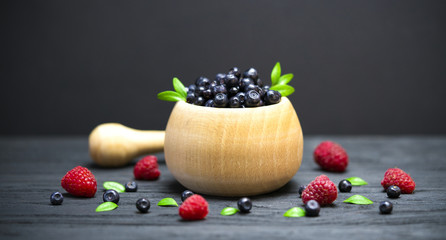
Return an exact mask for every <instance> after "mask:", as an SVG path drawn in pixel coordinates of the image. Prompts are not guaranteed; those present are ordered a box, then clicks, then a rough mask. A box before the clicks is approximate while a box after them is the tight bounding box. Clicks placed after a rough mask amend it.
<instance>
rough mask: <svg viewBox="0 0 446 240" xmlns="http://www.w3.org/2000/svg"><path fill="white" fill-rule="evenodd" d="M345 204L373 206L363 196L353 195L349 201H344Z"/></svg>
mask: <svg viewBox="0 0 446 240" xmlns="http://www.w3.org/2000/svg"><path fill="white" fill-rule="evenodd" d="M344 202H345V203H353V204H361V205H367V204H373V202H372V201H371V200H370V199H368V198H366V197H364V196H361V195H353V196H351V197H349V198H347V199H345V200H344Z"/></svg>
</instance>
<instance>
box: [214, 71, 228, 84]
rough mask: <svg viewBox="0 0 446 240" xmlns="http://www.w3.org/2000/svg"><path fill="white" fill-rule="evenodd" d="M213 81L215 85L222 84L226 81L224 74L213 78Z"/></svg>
mask: <svg viewBox="0 0 446 240" xmlns="http://www.w3.org/2000/svg"><path fill="white" fill-rule="evenodd" d="M215 81H217V84H224V83H225V81H226V74H224V73H218V74H217V75H216V76H215Z"/></svg>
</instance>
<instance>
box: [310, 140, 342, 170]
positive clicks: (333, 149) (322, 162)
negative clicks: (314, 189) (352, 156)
mask: <svg viewBox="0 0 446 240" xmlns="http://www.w3.org/2000/svg"><path fill="white" fill-rule="evenodd" d="M313 157H314V161H315V162H316V163H317V164H318V165H319V166H320V167H321V168H322V169H323V170H325V171H329V172H344V171H345V169H346V168H347V166H348V155H347V152H346V151H345V149H344V148H342V147H341V145H339V144H337V143H335V142H331V141H324V142H321V143H320V144H319V145H318V146H317V147H316V149H315V150H314V153H313Z"/></svg>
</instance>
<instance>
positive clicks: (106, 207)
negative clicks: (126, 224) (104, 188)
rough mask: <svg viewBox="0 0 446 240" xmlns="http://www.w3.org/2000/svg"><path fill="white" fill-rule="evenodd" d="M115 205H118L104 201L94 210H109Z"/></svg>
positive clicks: (115, 206)
mask: <svg viewBox="0 0 446 240" xmlns="http://www.w3.org/2000/svg"><path fill="white" fill-rule="evenodd" d="M117 207H118V205H117V204H116V203H114V202H105V203H102V204H101V205H99V206H98V207H97V208H96V212H105V211H111V210H113V209H115V208H117Z"/></svg>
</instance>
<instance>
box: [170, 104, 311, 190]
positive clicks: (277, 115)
mask: <svg viewBox="0 0 446 240" xmlns="http://www.w3.org/2000/svg"><path fill="white" fill-rule="evenodd" d="M164 153H165V156H166V163H167V167H168V168H169V171H170V172H171V173H172V174H173V176H174V177H175V178H176V179H177V180H178V181H179V182H180V183H181V184H182V185H184V186H186V187H187V188H189V189H191V190H192V191H195V192H198V193H203V194H210V195H217V196H251V195H256V194H262V193H267V192H271V191H274V190H277V189H278V188H280V187H282V186H283V185H285V184H286V183H287V182H288V181H290V180H291V178H292V177H293V176H294V174H296V172H297V170H298V169H299V167H300V164H301V161H302V154H303V137H302V129H301V127H300V123H299V119H298V118H297V115H296V112H295V110H294V108H293V106H292V104H291V102H290V101H289V100H288V98H286V97H283V98H282V101H281V102H280V103H278V104H274V105H270V106H265V107H258V108H246V109H231V108H225V109H221V108H206V107H201V106H195V105H192V104H188V103H185V102H177V104H176V105H175V107H174V109H173V110H172V113H171V115H170V118H169V122H168V124H167V127H166V137H165V147H164Z"/></svg>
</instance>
